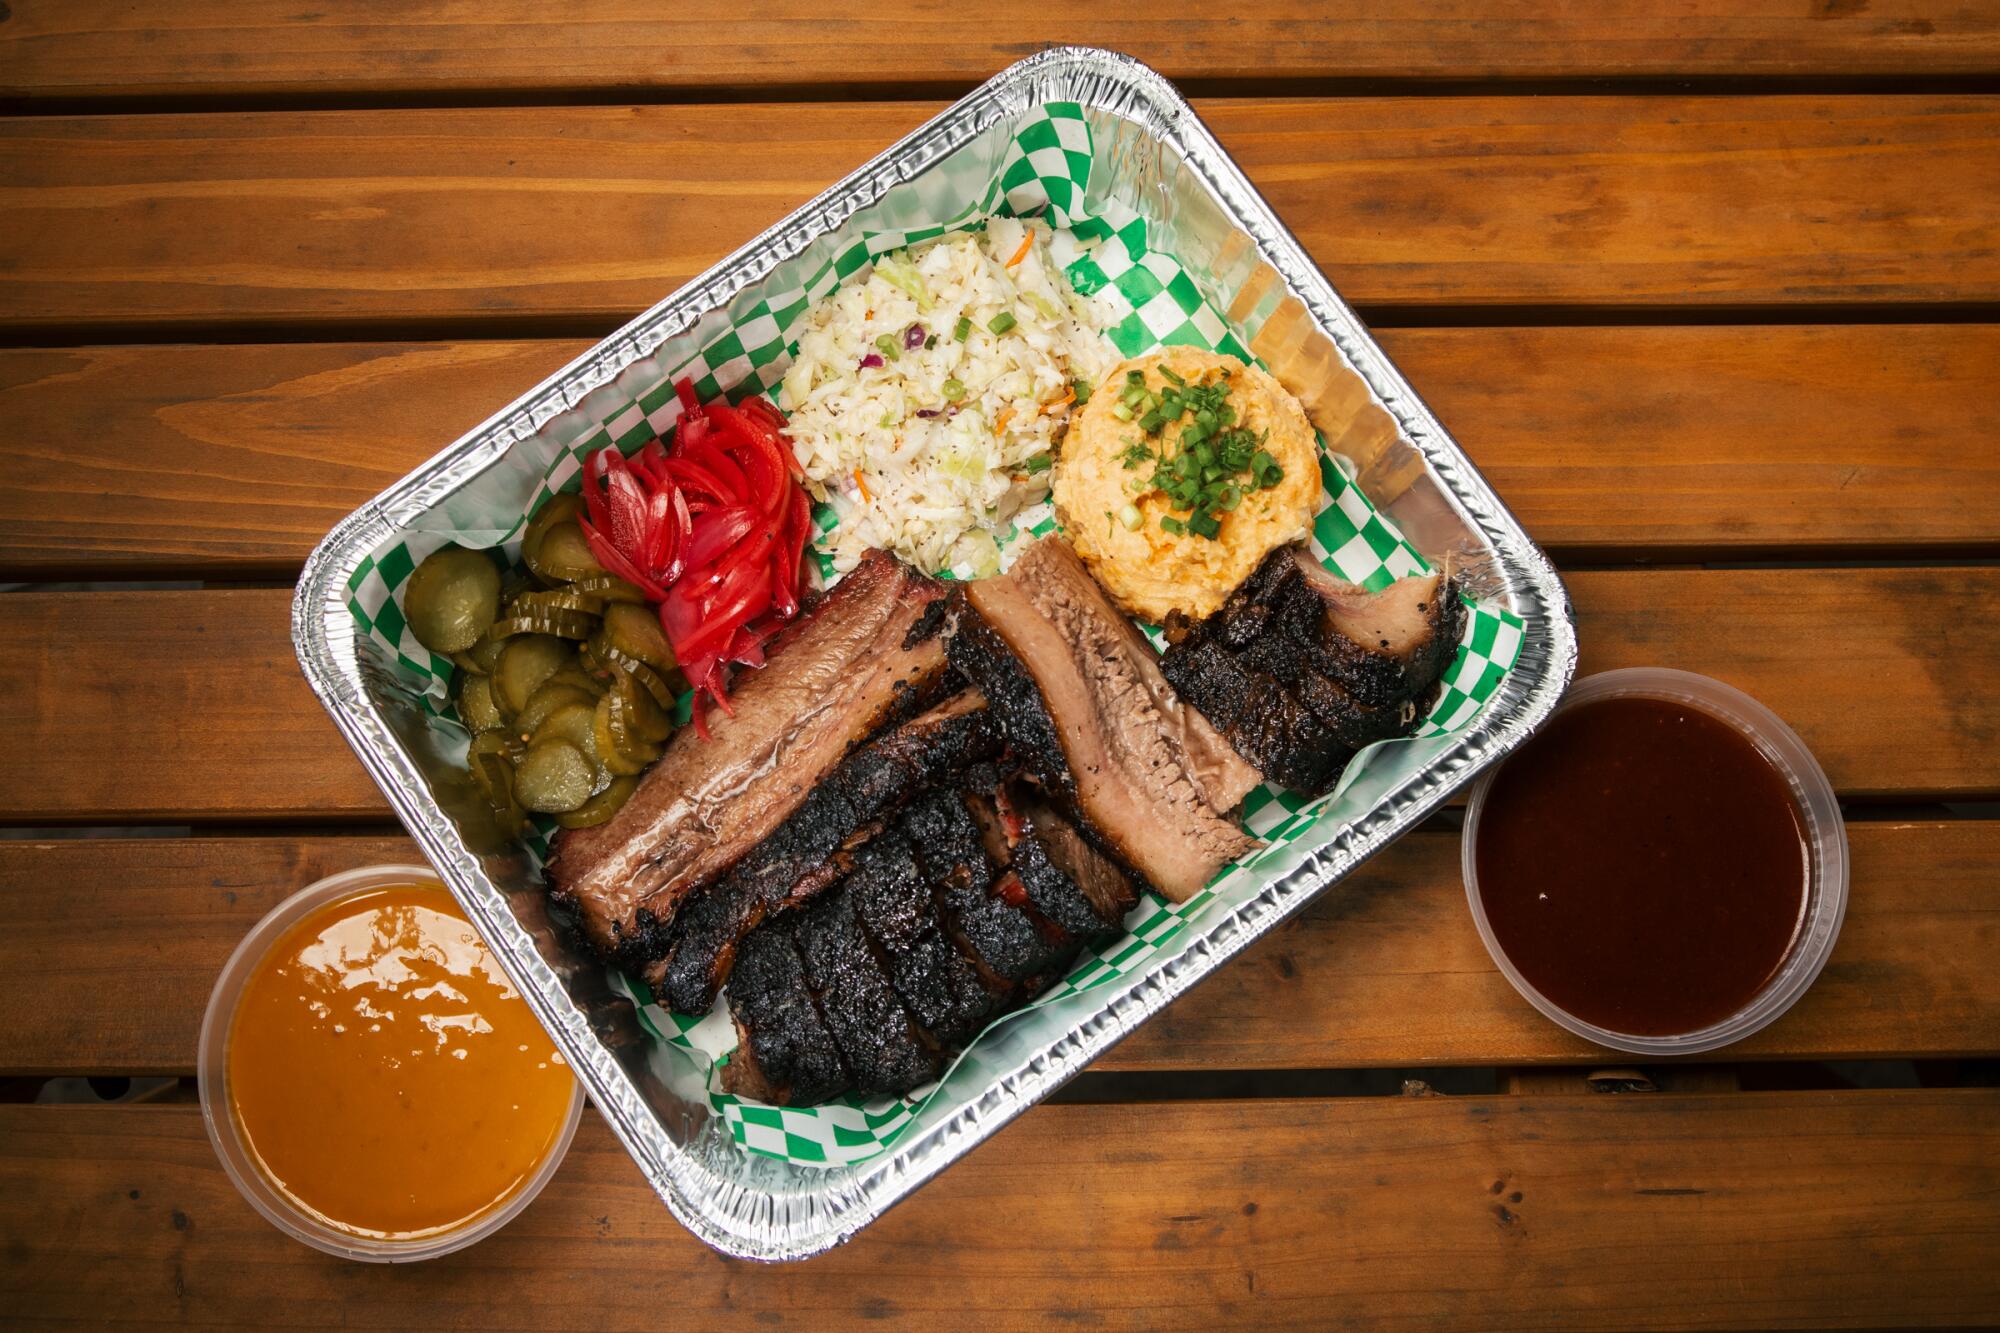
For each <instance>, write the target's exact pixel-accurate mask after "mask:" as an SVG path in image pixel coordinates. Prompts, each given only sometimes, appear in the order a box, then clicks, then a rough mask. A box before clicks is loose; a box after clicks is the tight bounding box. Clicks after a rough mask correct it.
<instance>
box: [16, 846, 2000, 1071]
mask: <svg viewBox="0 0 2000 1333" xmlns="http://www.w3.org/2000/svg"><path fill="white" fill-rule="evenodd" d="M1849 839H1850V847H1851V851H1852V855H1853V876H1852V896H1851V899H1850V903H1849V907H1848V911H1847V919H1846V923H1845V925H1844V926H1843V927H1842V930H1841V936H1840V942H1839V945H1838V947H1836V949H1835V950H1834V954H1833V957H1832V959H1831V960H1830V961H1829V962H1828V964H1827V968H1826V971H1825V972H1824V973H1822V974H1821V976H1820V978H1819V980H1818V982H1817V983H1815V984H1814V986H1813V989H1812V990H1811V991H1809V992H1808V993H1807V994H1806V996H1805V998H1804V999H1803V1000H1801V1001H1800V1002H1799V1004H1798V1005H1797V1007H1796V1008H1794V1009H1793V1010H1792V1011H1791V1012H1790V1013H1788V1014H1786V1015H1785V1016H1784V1017H1783V1018H1782V1019H1780V1020H1779V1021H1778V1022H1777V1023H1776V1024H1774V1025H1773V1026H1771V1027H1769V1028H1766V1029H1765V1030H1764V1031H1762V1032H1760V1033H1758V1034H1756V1035H1755V1036H1753V1037H1751V1038H1750V1039H1748V1040H1747V1041H1745V1042H1743V1043H1741V1044H1740V1045H1737V1046H1735V1047H1732V1048H1731V1049H1730V1055H1731V1057H1732V1058H1740V1059H1794V1058H1798V1059H1821V1060H1849V1059H1872V1058H1878V1057H1879V1058H1897V1059H1925V1058H1946V1057H1957V1056H1976V1055H1981V1054H1987V1055H1991V1054H2000V985H1996V984H1995V983H1994V980H1993V979H1994V977H1996V976H2000V902H1996V901H1995V900H1994V898H1993V894H1992V892H1991V890H1992V868H1993V866H1994V865H1995V864H1996V862H2000V823H1959V824H1856V825H1854V826H1853V827H1852V828H1851V829H1850V830H1849ZM1458 857H1459V840H1458V837H1457V835H1456V834H1454V833H1449V832H1419V833H1415V834H1412V835H1410V837H1408V838H1406V839H1405V840H1403V841H1402V842H1401V843H1398V844H1397V845H1396V846H1394V847H1392V848H1390V849H1389V850H1387V851H1385V852H1383V853H1382V854H1381V855H1380V856H1379V857H1377V858H1375V859H1374V860H1372V861H1370V862H1369V863H1367V864H1366V865H1365V866H1364V867H1363V868H1362V869H1361V870H1359V871H1357V872H1356V873H1355V874H1354V875H1353V876H1351V877H1349V878H1348V879H1347V880H1345V881H1343V882H1342V883H1341V884H1340V885H1339V886H1338V887H1337V888H1335V889H1333V890H1331V891H1329V892H1328V893H1327V894H1326V895H1324V896H1323V897H1322V898H1320V899H1319V900H1318V901H1317V902H1316V903H1314V904H1313V906H1312V907H1310V908H1309V909H1307V910H1306V911H1305V912H1304V913H1302V914H1300V915H1299V916H1298V917H1296V918H1294V919H1293V920H1292V921H1290V922H1288V923H1287V924H1286V925H1285V926H1283V927H1282V928H1281V929H1279V930H1278V931H1277V932H1275V933H1274V934H1273V935H1271V936H1270V937H1268V938H1266V939H1264V940H1262V941H1260V942H1259V943H1258V944H1257V945H1255V946H1254V947H1253V948H1251V949H1250V951H1249V952H1248V953H1246V954H1245V955H1244V956H1243V957H1241V958H1239V959H1237V960H1235V961H1233V962H1231V963H1230V964H1229V965H1227V966H1226V967H1224V968H1223V969H1222V970H1221V971H1220V972H1218V973H1217V974H1216V975H1215V976H1214V977H1213V978H1212V979H1211V980H1209V981H1207V982H1205V983H1203V985H1202V986H1200V987H1199V988H1198V989H1196V990H1195V991H1194V992H1192V993H1191V994H1189V995H1187V996H1184V997H1183V998H1181V999H1180V1000H1178V1001H1176V1002H1175V1003H1174V1004H1173V1005H1172V1006H1171V1007H1170V1008H1168V1009H1167V1010H1166V1011H1165V1012H1164V1013H1162V1014H1160V1015H1158V1016H1157V1017H1155V1018H1153V1019H1152V1020H1151V1021H1150V1022H1148V1023H1147V1024H1146V1026H1144V1027H1143V1028H1141V1029H1140V1030H1139V1031H1138V1032H1137V1033H1136V1034H1134V1035H1133V1036H1132V1038H1131V1039H1130V1040H1128V1041H1125V1042H1123V1043H1121V1044H1120V1045H1118V1046H1116V1047H1114V1048H1112V1050H1111V1051H1110V1052H1108V1053H1107V1054H1106V1055H1105V1056H1104V1057H1103V1058H1102V1059H1101V1060H1099V1061H1098V1062H1097V1063H1096V1064H1095V1065H1093V1066H1092V1068H1093V1069H1098V1070H1139V1069H1144V1070H1214V1069H1284V1068H1300V1069H1312V1068H1351V1067H1357V1066H1411V1065H1468V1064H1471V1065H1478V1064H1493V1065H1526V1064H1545V1063H1555V1064H1578V1063H1585V1062H1588V1061H1591V1060H1597V1059H1604V1058H1608V1057H1607V1056H1606V1055H1605V1053H1604V1052H1602V1051H1600V1050H1598V1049H1597V1048H1596V1047H1593V1046H1591V1045H1590V1044H1589V1043H1587V1042H1584V1041H1582V1040H1580V1039H1579V1038H1577V1037H1575V1036H1574V1035H1572V1034H1571V1033H1569V1032H1567V1031H1565V1030H1564V1029H1562V1028H1559V1027H1557V1026H1556V1025H1555V1024H1553V1023H1550V1022H1547V1021H1545V1020H1543V1019H1542V1018H1541V1016H1540V1015H1538V1014H1537V1013H1535V1012H1534V1011H1533V1010H1532V1009H1530V1008H1529V1007H1528V1005H1527V1003H1526V1002H1525V1001H1523V1000H1521V999H1520V997H1519V996H1517V995H1516V994H1515V993H1514V991H1513V990H1512V989H1511V988H1510V987H1509V986H1508V984H1507V981H1506V979H1505V978H1504V977H1502V976H1501V975H1500V973H1499V972H1498V971H1497V970H1496V969H1495V968H1494V966H1493V964H1492V961H1491V959H1489V958H1488V957H1487V954H1486V952H1485V949H1484V948H1483V947H1482V946H1481V944H1480V942H1479V937H1478V935H1477V934H1476V933H1475V932H1474V930H1473V927H1472V922H1471V918H1470V916H1469V915H1468V914H1467V912H1466V908H1465V895H1464V891H1463V888H1462V887H1461V884H1460V879H1459V863H1458ZM421 861H422V858H421V856H420V854H419V853H418V852H417V849H416V846H415V844H413V843H410V842H408V841H407V840H405V839H401V838H373V837H353V838H334V837H318V838H250V837H245V838H164V839H137V840H135V839H115V840H84V841H76V842H0V909H4V911H5V915H6V920H7V922H8V923H9V924H8V929H7V930H6V931H5V932H0V1074H37V1075H39V1074H105V1073H119V1074H135V1075H136V1074H188V1073H192V1072H193V1070H194V1067H195V1043H196V1037H197V1035H198V1033H199V1030H200V1026H201V1016H202V1011H203V1009H204V1007H205V1006H206V1005H207V1002H208V993H209V988H210V987H211V986H212V985H213V984H214V981H215V976H216V973H217V972H219V971H220V970H221V968H222V964H223V962H224V960H226V959H227V958H228V956H229V952H230V950H232V949H234V948H235V947H236V944H237V941H239V940H240V939H241V938H242V937H243V935H244V934H245V933H246V932H247V931H248V930H249V929H250V927H251V926H252V925H254V924H255V923H256V922H257V920H258V919H259V918H260V917H262V916H263V914H264V913H265V912H267V911H269V910H270V909H271V908H272V907H274V906H276V905H277V904H278V903H279V902H281V901H283V900H284V898H285V897H286V896H287V895H289V894H291V893H292V892H294V891H296V890H298V889H300V888H303V887H305V885H307V884H309V883H311V882H312V881H314V880H316V879H319V878H321V877H323V876H326V875H330V874H335V873H338V872H339V871H342V870H350V869H354V868H357V867H360V866H365V865H380V864H383V863H410V862H416V863H418V864H421ZM1621 1058H1622V1057H1621Z"/></svg>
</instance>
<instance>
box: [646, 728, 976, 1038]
mask: <svg viewBox="0 0 2000 1333" xmlns="http://www.w3.org/2000/svg"><path fill="white" fill-rule="evenodd" d="M1000 745H1001V742H1000V734H999V729H998V727H997V726H996V725H995V723H994V721H993V717H992V714H991V712H990V710H989V709H988V708H987V706H986V700H985V698H984V697H982V696H981V695H980V694H979V692H978V691H976V690H967V691H965V692H964V693H962V694H959V695H955V696H953V697H952V698H950V699H948V700H946V701H945V702H944V703H941V704H939V705H937V706H936V707H935V708H932V709H930V710H929V711H928V712H926V713H923V714H920V715H919V716H917V717H915V718H912V719H911V720H910V721H908V722H905V723H903V724H901V725H900V726H898V727H895V728H893V729H891V730H890V731H887V732H885V733H883V734H882V735H880V736H877V737H876V738H875V739H873V740H871V741H869V742H868V743H867V744H866V745H863V746H862V747H861V748H860V749H858V750H856V751H854V752H853V753H852V754H850V755H848V756H847V757H846V758H845V759H843V760H841V762H840V763H839V764H838V765H837V766H836V767H835V768H834V770H833V771H832V772H831V773H829V774H828V775H827V776H826V777H825V778H824V779H822V780H821V782H820V783H819V785H817V786H816V787H814V788H813V789H812V791H811V792H810V793H808V794H807V796H806V798H805V800H804V801H802V802H801V803H800V804H799V807H798V809H796V810H794V811H793V812H792V813H791V815H790V816H789V817H788V818H787V819H786V820H785V822H784V823H782V824H780V825H779V826H778V828H777V829H776V830H775V831H774V832H773V833H772V834H771V835H770V836H769V837H767V838H765V839H764V841H762V842H760V843H758V844H757V846H756V847H754V848H753V849H752V850H751V851H750V852H749V854H748V855H746V856H744V857H743V859H742V860H740V861H738V862H737V863H736V865H735V866H734V867H733V868H731V869H730V871H729V872H728V873H727V874H725V875H724V876H723V877H722V878H721V879H720V880H718V881H717V882H716V883H714V884H712V885H710V886H709V887H708V888H706V889H704V890H701V891H700V892H698V893H697V894H695V895H694V896H692V897H690V898H689V899H688V900H687V902H686V903H685V904H684V905H683V906H682V907H681V910H680V912H679V914H678V916H677V917H676V920H675V928H674V931H673V940H672V945H671V948H670V950H669V951H668V953H667V956H666V957H665V958H664V959H661V960H659V961H658V962H656V963H654V964H652V965H651V966H649V967H648V968H646V969H645V972H644V975H645V978H646V981H647V983H648V984H649V985H651V986H652V987H653V988H654V990H655V992H656V993H657V994H658V995H659V996H660V998H661V999H662V1000H664V1001H665V1002H666V1003H667V1005H668V1006H669V1007H670V1008H673V1009H676V1010H679V1011H680V1012H682V1013H687V1014H700V1013H706V1012H707V1011H708V1009H709V1007H710V1006H711V1005H713V1004H714V1003H715V996H716V992H717V991H719V990H721V989H722V987H723V985H724V983H725V982H727V981H728V980H729V974H730V969H731V967H732V966H733V965H734V959H735V953H736V946H737V942H738V941H739V940H741V939H742V938H743V937H744V936H745V935H746V934H748V933H749V932H750V931H751V930H753V929H755V928H756V926H757V925H758V923H759V922H761V921H763V920H765V919H766V918H767V917H770V916H772V915H775V914H777V913H779V912H784V911H789V910H792V909H793V908H796V907H798V906H799V905H801V904H803V903H805V902H807V901H809V900H810V899H812V898H813V897H814V896H816V895H817V894H819V893H820V892H821V891H822V890H824V889H826V888H827V886H829V885H830V884H832V883H833V882H834V881H835V880H837V879H839V878H840V877H841V876H842V875H844V874H846V873H847V872H848V870H849V868H850V867H851V866H852V865H853V864H854V861H855V857H856V855H857V852H858V850H859V849H860V848H861V847H863V846H865V845H866V844H867V842H868V840H869V839H870V838H871V837H872V836H874V835H875V834H876V833H877V832H878V831H879V830H880V829H881V828H882V827H883V826H884V824H885V823H887V822H888V821H889V820H890V819H892V818H893V817H894V816H895V814H896V812H897V811H898V810H900V809H901V808H902V807H903V805H905V804H906V803H907V802H908V801H910V800H911V799H912V798H913V797H915V796H916V795H917V794H918V793H920V792H922V791H925V790H927V789H929V788H931V787H934V786H936V785H937V784H939V783H943V782H949V781H950V780H951V779H952V778H953V777H955V776H956V775H957V774H959V773H961V772H963V771H964V770H965V769H967V768H968V767H970V766H971V765H973V764H976V763H979V762H981V761H983V760H987V759H991V758H993V757H995V756H997V755H998V754H999V752H1000Z"/></svg>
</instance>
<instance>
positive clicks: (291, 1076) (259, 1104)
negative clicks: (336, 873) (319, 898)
mask: <svg viewBox="0 0 2000 1333" xmlns="http://www.w3.org/2000/svg"><path fill="white" fill-rule="evenodd" d="M228 1077H229V1096H230V1102H231V1104H232V1106H233V1108H234V1111H235V1115H236V1121H237V1124H238V1126H239V1127H240V1128H241V1130H242V1132H243V1138H244V1140H245V1142H246V1144H247V1145H248V1147H249V1149H250V1154H251V1156H252V1157H253V1158H254V1159H256V1161H257V1162H258V1164H259V1166H261V1167H262V1169H263V1172H264V1175H265V1176H266V1177H267V1178H268V1179H269V1180H270V1181H271V1183H272V1184H274V1185H276V1186H277V1187H278V1189H279V1190H280V1191H281V1192H282V1193H284V1194H285V1195H287V1196H288V1197H290V1198H291V1199H292V1200H293V1201H294V1202H296V1203H297V1204H299V1205H300V1206H301V1207H302V1208H303V1209H304V1210H305V1211H306V1212H308V1213H310V1214H312V1215H313V1216H316V1217H318V1218H319V1219H320V1220H321V1221H323V1222H325V1223H326V1224H328V1225H329V1226H332V1227H336V1228H338V1229H339V1230H342V1231H346V1232H348V1233H350V1234H353V1235H358V1236H368V1237H373V1238H375V1239H378V1240H417V1239H421V1238H423V1237H426V1236H433V1235H437V1234H440V1233H443V1232H448V1231H454V1230H456V1229H458V1228H459V1227H461V1226H463V1225H465V1224H466V1223H468V1222H470V1221H472V1220H473V1219H475V1218H477V1217H479V1216H480V1215H481V1214H483V1213H486V1212H488V1211H489V1210H491V1209H493V1208H496V1207H498V1206H499V1205H501V1204H502V1203H504V1202H505V1201H506V1200H507V1199H508V1198H509V1197H510V1196H511V1195H512V1194H513V1193H514V1192H515V1191H516V1190H518V1189H520V1188H521V1186H522V1185H523V1184H524V1183H526V1181H527V1179H528V1177H529V1176H531V1175H533V1174H534V1171H535V1168H536V1167H538V1166H539V1165H540V1164H541V1163H542V1161H543V1159H544V1158H545V1157H546V1156H547V1155H548V1153H549V1152H550V1151H551V1149H552V1148H553V1147H554V1146H555V1141H556V1139H557V1137H558V1136H559V1135H560V1134H561V1132H562V1129H563V1126H564V1124H565V1122H566V1121H567V1119H568V1116H569V1105H570V1096H571V1090H572V1088H573V1086H574V1080H573V1079H572V1077H571V1075H570V1072H569V1069H568V1067H567V1066H566V1065H565V1064H564V1063H563V1060H562V1057H561V1055H560V1054H559V1053H558V1052H557V1051H556V1049H555V1046H554V1044H553V1043H552V1042H550V1040H549V1038H548V1034H547V1033H545V1032H544V1031H543V1030H542V1027H541V1024H540V1023H538V1022H537V1021H536V1020H535V1016H534V1014H533V1013H532V1012H530V1011H529V1009H528V1006H527V1003H526V1002H525V1001H524V1000H522V999H521V997H520V995H519V994H518V993H517V992H516V991H515V990H514V988H513V986H512V984H510V983H509V982H508V980H507V978H506V975H505V974H504V973H502V972H501V970H500V967H499V965H498V964H497V963H495V962H494V960H493V958H492V956H491V955H490V954H489V953H488V952H487V950H486V946H485V944H484V943H482V942H481V941H480V939H479V937H478V936H477V935H476V934H474V933H473V929H472V927H471V925H470V924H468V923H467V921H466V919H465V917H464V916H463V915H462V914H461V913H460V912H459V909H458V905H457V904H456V903H454V902H453V901H452V900H451V896H450V895H449V894H448V893H446V892H445V891H444V889H443V888H441V887H437V886H429V887H425V886H419V885H407V886H405V885H396V886H391V887H387V888H378V889H369V890H366V891H364V892H362V893H359V894H356V895H354V896H353V897H349V898H343V899H341V900H339V901H338V902H332V903H328V904H326V905H325V906H323V907H321V908H319V909H318V910H317V911H314V912H313V913H311V914H310V915H309V916H306V917H305V918H303V919H302V920H300V921H299V922H298V923H297V924H295V925H294V926H293V927H292V928H291V929H290V930H288V931H287V932H285V934H284V935H283V936H281V937H280V938H279V940H278V942H277V943H276V944H275V945H273V946H272V948H271V951H270V952H269V953H268V954H266V955H265V956H264V959H263V961H262V962H260V963H259V964H258V965H257V969H256V971H255V972H253V973H252V974H251V977H250V980H249V983H248V984H247V985H246V986H245V987H244V991H243V996H242V998H241V999H240V1000H239V1001H238V1002H237V1006H236V1015H235V1018H234V1020H233V1022H232V1023H231V1026H230V1031H229V1049H228Z"/></svg>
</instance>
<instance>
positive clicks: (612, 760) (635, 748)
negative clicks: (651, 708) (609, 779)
mask: <svg viewBox="0 0 2000 1333" xmlns="http://www.w3.org/2000/svg"><path fill="white" fill-rule="evenodd" d="M617 697H618V696H617V694H616V693H615V692H614V693H611V694H607V695H605V696H604V697H603V698H602V699H599V700H598V701H597V709H596V713H595V715H594V716H593V717H592V719H591V725H592V727H593V728H594V734H595V738H596V740H597V757H598V759H599V760H600V761H602V763H603V764H604V767H605V768H606V769H607V770H608V771H609V772H610V773H611V774H612V775H613V776H616V777H636V776H637V775H638V774H640V773H642V772H644V771H645V768H646V765H648V764H650V763H652V762H653V761H654V760H655V759H658V758H659V757H660V747H659V746H657V745H648V744H647V743H646V742H645V741H644V740H642V739H641V738H639V737H638V736H636V735H634V734H633V733H632V731H631V729H630V728H629V727H628V726H626V725H625V718H624V716H623V714H618V715H617V721H616V723H614V721H613V717H614V713H613V709H614V704H613V700H615V699H616V698H617Z"/></svg>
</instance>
